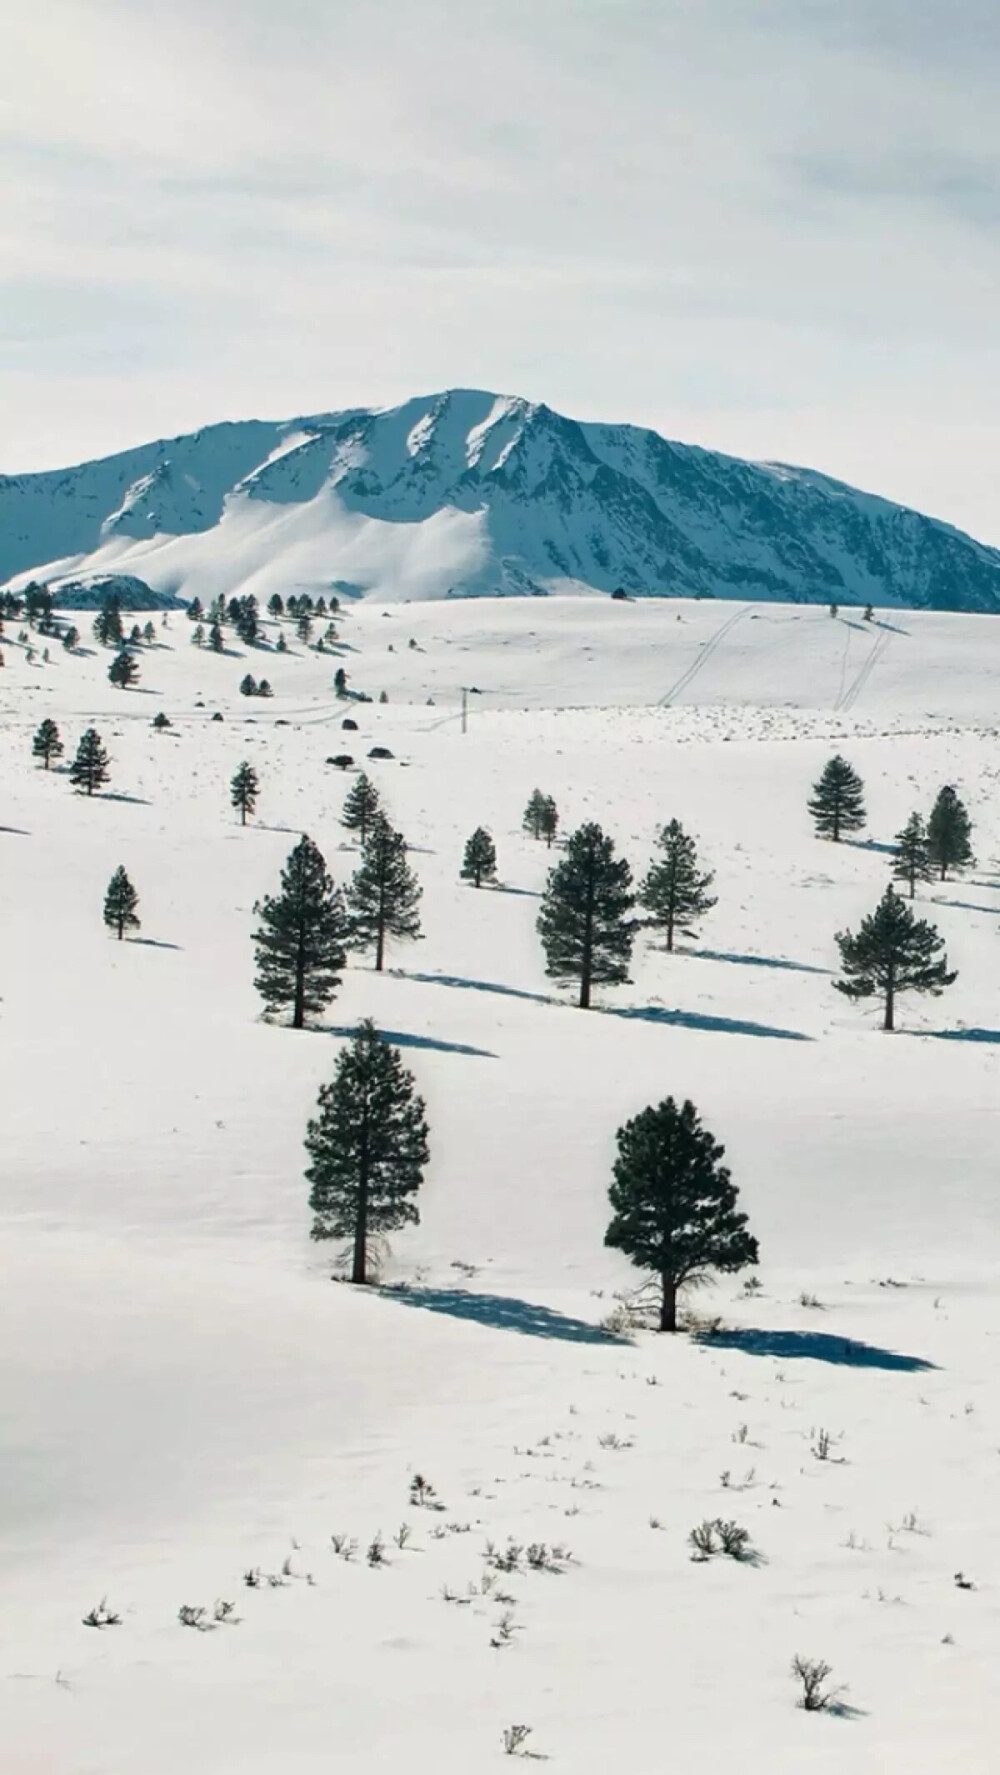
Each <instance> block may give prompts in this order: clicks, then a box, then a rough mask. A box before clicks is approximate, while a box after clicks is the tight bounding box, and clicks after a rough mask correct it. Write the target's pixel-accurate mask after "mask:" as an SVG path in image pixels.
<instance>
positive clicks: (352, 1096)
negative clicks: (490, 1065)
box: [305, 1021, 429, 1283]
mask: <svg viewBox="0 0 1000 1775" xmlns="http://www.w3.org/2000/svg"><path fill="white" fill-rule="evenodd" d="M427 1132H428V1130H427V1123H426V1121H425V1120H424V1103H423V1099H422V1098H420V1097H418V1096H417V1095H416V1093H415V1090H414V1079H413V1075H412V1073H410V1072H408V1071H407V1070H406V1068H405V1067H404V1066H403V1063H402V1060H401V1058H400V1055H399V1052H398V1050H397V1049H396V1048H393V1047H390V1045H389V1043H388V1042H387V1041H386V1040H385V1039H384V1038H383V1037H382V1036H381V1035H379V1032H378V1030H377V1029H376V1028H375V1025H374V1024H373V1023H372V1022H371V1021H366V1022H364V1023H360V1024H359V1025H358V1030H357V1033H356V1035H355V1036H354V1038H353V1040H352V1041H351V1044H350V1046H349V1047H347V1048H345V1049H344V1050H343V1051H342V1053H341V1054H340V1056H339V1058H338V1060H337V1064H336V1067H335V1069H334V1075H333V1079H332V1082H331V1083H330V1084H329V1085H324V1086H323V1087H322V1089H321V1090H320V1094H319V1104H318V1114H317V1115H316V1117H315V1119H314V1120H313V1121H310V1123H309V1126H308V1129H307V1131H306V1139H305V1146H306V1151H307V1153H308V1154H309V1158H310V1160H311V1163H310V1165H309V1167H308V1169H307V1170H306V1178H307V1180H308V1181H309V1183H310V1184H311V1185H312V1189H311V1191H310V1195H309V1206H310V1208H311V1209H312V1211H313V1213H314V1215H315V1216H316V1218H315V1220H314V1221H313V1227H312V1236H313V1238H314V1239H349V1240H350V1241H351V1246H352V1250H353V1263H352V1269H351V1281H352V1282H361V1283H363V1282H367V1280H368V1246H369V1242H370V1240H371V1239H372V1238H373V1237H374V1236H377V1235H379V1234H382V1233H389V1232H394V1231H395V1230H396V1229H397V1228H398V1227H403V1226H415V1225H417V1224H418V1223H419V1220H420V1214H419V1210H418V1209H417V1205H416V1203H415V1201H414V1200H413V1198H414V1196H415V1195H416V1193H417V1191H418V1189H419V1188H420V1185H421V1183H422V1182H423V1173H424V1166H425V1165H426V1164H427V1161H428V1157H429V1153H428V1148H427Z"/></svg>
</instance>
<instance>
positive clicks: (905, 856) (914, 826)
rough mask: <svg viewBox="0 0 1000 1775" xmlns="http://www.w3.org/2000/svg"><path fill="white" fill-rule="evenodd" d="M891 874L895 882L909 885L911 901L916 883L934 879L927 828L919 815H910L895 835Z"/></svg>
mask: <svg viewBox="0 0 1000 1775" xmlns="http://www.w3.org/2000/svg"><path fill="white" fill-rule="evenodd" d="M892 873H893V877H894V879H895V880H896V881H905V882H908V883H909V887H910V899H911V900H912V899H913V896H914V894H915V893H916V890H917V882H918V881H932V880H933V879H934V870H933V868H932V867H931V859H930V852H929V849H928V845H927V828H926V826H925V825H924V822H923V820H922V819H921V817H920V815H919V814H911V815H910V817H909V819H908V820H907V822H906V825H905V826H904V827H903V829H902V831H901V832H897V833H896V843H895V846H894V848H893V853H892Z"/></svg>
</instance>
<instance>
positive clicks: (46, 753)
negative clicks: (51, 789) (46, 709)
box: [31, 717, 63, 770]
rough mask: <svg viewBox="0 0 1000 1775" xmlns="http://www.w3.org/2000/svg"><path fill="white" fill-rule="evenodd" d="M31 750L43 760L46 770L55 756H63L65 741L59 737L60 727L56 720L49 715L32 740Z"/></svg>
mask: <svg viewBox="0 0 1000 1775" xmlns="http://www.w3.org/2000/svg"><path fill="white" fill-rule="evenodd" d="M31 750H32V753H33V755H34V757H36V758H40V759H41V760H42V763H43V764H44V766H45V769H46V770H48V768H49V766H50V764H51V763H52V760H53V758H61V757H62V753H63V743H62V740H61V739H60V738H59V729H58V727H57V726H56V724H55V722H54V721H51V720H49V718H48V717H46V719H45V720H44V721H43V722H42V724H41V726H40V727H39V729H38V732H37V733H36V735H35V737H34V739H33V740H32V742H31Z"/></svg>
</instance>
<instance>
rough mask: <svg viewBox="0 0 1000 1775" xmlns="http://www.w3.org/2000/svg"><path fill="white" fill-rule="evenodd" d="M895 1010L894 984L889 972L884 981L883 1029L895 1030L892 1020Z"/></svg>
mask: <svg viewBox="0 0 1000 1775" xmlns="http://www.w3.org/2000/svg"><path fill="white" fill-rule="evenodd" d="M895 1010H896V982H895V980H894V979H893V976H892V973H891V971H890V974H889V978H888V980H887V981H886V988H885V1019H884V1021H883V1024H882V1028H883V1029H895V1027H896V1025H895V1022H894V1020H893V1019H894V1015H895Z"/></svg>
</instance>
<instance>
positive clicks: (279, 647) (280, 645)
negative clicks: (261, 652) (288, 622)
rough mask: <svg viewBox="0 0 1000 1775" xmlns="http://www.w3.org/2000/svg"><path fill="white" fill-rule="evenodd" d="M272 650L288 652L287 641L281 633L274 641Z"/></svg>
mask: <svg viewBox="0 0 1000 1775" xmlns="http://www.w3.org/2000/svg"><path fill="white" fill-rule="evenodd" d="M274 651H275V653H287V652H288V642H287V641H286V640H285V637H284V634H283V633H282V634H279V636H278V639H277V641H276V642H275V643H274Z"/></svg>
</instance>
